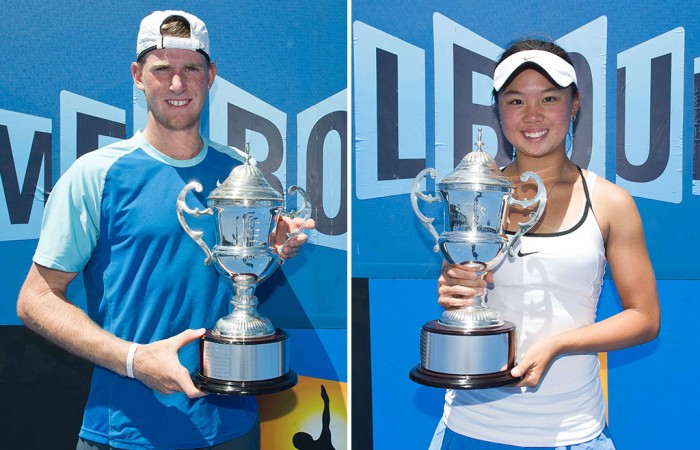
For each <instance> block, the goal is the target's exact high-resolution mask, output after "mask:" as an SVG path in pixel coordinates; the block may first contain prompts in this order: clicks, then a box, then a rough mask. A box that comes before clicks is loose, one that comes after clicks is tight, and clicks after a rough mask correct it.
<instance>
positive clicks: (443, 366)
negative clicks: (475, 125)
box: [410, 129, 547, 389]
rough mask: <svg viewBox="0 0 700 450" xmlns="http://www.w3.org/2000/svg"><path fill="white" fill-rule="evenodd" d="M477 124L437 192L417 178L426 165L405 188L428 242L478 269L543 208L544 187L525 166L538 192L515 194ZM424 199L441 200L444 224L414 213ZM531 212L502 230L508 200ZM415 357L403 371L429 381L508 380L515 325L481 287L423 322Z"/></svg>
mask: <svg viewBox="0 0 700 450" xmlns="http://www.w3.org/2000/svg"><path fill="white" fill-rule="evenodd" d="M483 145H484V144H483V142H482V141H481V129H479V136H478V142H477V144H476V146H477V149H476V150H475V151H472V152H470V153H468V154H467V155H466V156H465V157H464V158H463V159H462V161H460V163H459V164H458V165H457V167H456V168H455V170H454V171H453V172H452V173H451V174H449V175H447V176H446V177H445V178H444V179H443V180H442V181H440V182H439V183H438V184H437V190H438V191H439V192H440V195H441V196H440V197H439V196H432V195H426V194H424V193H423V192H421V190H420V183H421V181H422V179H423V178H425V177H427V176H428V175H429V176H430V177H431V178H435V177H436V176H437V172H436V171H435V169H430V168H429V169H425V170H423V171H422V172H421V173H419V174H418V176H417V177H416V179H415V181H414V183H413V188H412V189H411V203H412V205H413V210H414V212H415V213H416V216H418V219H419V220H420V221H421V223H422V224H423V225H424V226H425V227H426V228H427V229H428V231H429V232H430V234H431V235H432V236H433V238H434V240H435V247H434V250H435V251H436V252H437V251H438V250H441V251H442V254H443V256H444V257H445V259H446V260H447V261H448V262H449V263H450V264H460V265H462V266H465V267H467V268H469V269H471V270H474V271H475V272H476V273H477V275H478V276H480V277H484V276H485V275H486V272H487V271H489V270H492V269H493V268H495V267H496V266H498V264H500V263H501V261H502V260H503V258H504V257H505V255H506V254H507V253H511V254H512V248H513V246H514V245H515V243H516V242H517V240H518V239H520V236H522V235H523V234H524V233H525V232H527V231H528V230H529V229H530V228H532V227H533V226H534V225H535V223H536V222H537V221H538V220H539V218H540V217H541V216H542V213H543V212H544V208H545V204H546V196H547V194H546V191H545V188H544V184H543V183H542V180H541V179H540V177H539V176H538V175H537V174H535V173H533V172H525V173H523V174H522V175H521V176H520V180H521V181H523V182H525V181H527V180H534V181H535V183H536V184H537V195H536V196H535V197H534V198H533V199H531V200H528V199H524V200H516V199H515V198H514V197H513V184H512V183H511V181H510V180H509V179H508V178H507V177H506V176H505V175H503V173H502V172H501V170H500V169H499V168H498V166H497V165H496V161H495V160H494V159H493V158H492V157H491V156H490V155H489V154H487V153H485V152H484V151H483V149H482V147H483ZM419 198H420V199H421V200H423V201H425V202H428V203H433V202H435V201H441V198H442V199H444V200H445V201H444V203H443V213H444V231H443V232H442V233H440V234H439V235H438V233H437V231H436V230H435V227H434V226H433V224H432V222H433V221H434V219H433V218H428V217H426V216H425V215H423V213H421V211H420V209H419V208H418V199H419ZM535 204H538V207H537V209H536V210H534V211H533V212H531V214H530V220H529V221H527V222H526V223H518V230H517V232H516V233H515V234H514V235H513V236H512V237H511V239H510V240H509V239H508V237H507V236H506V234H505V233H504V227H505V221H506V220H507V217H508V207H509V205H519V206H520V207H522V208H524V209H531V208H532V206H534V205H535ZM420 358H421V362H420V364H418V365H416V366H415V367H414V368H413V369H412V370H411V373H410V377H411V379H412V380H413V381H415V382H417V383H421V384H425V385H428V386H434V387H444V388H451V389H479V388H489V387H497V386H504V385H508V384H512V383H514V382H516V381H518V380H517V379H515V378H513V377H512V376H511V375H510V370H511V369H512V368H513V367H514V365H515V325H514V324H513V323H511V322H507V321H504V320H503V318H502V317H501V314H500V313H499V312H498V311H496V310H494V309H491V308H489V307H488V306H487V305H486V292H484V295H483V296H477V297H475V298H474V303H473V305H471V306H467V307H455V308H448V309H446V310H445V311H444V312H443V313H442V316H441V317H440V319H439V320H432V321H430V322H427V323H426V324H424V325H423V328H422V330H421V339H420Z"/></svg>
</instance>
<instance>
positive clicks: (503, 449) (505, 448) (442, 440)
mask: <svg viewBox="0 0 700 450" xmlns="http://www.w3.org/2000/svg"><path fill="white" fill-rule="evenodd" d="M430 450H615V444H613V441H612V438H611V437H610V431H609V430H608V427H607V426H606V427H605V428H604V429H603V432H602V433H600V434H599V435H598V437H596V438H594V439H591V440H590V441H588V442H582V443H581V444H575V445H565V446H560V447H516V446H513V445H506V444H496V443H493V442H486V441H480V440H479V439H472V438H470V437H467V436H463V435H461V434H458V433H455V432H454V431H452V430H450V429H449V428H447V427H446V426H445V422H443V421H442V420H441V421H440V424H439V425H438V427H437V429H436V430H435V435H434V436H433V441H432V442H431V443H430Z"/></svg>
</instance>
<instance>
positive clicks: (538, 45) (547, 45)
mask: <svg viewBox="0 0 700 450" xmlns="http://www.w3.org/2000/svg"><path fill="white" fill-rule="evenodd" d="M526 50H542V51H545V52H549V53H552V54H554V55H556V56H558V57H560V58H561V59H563V60H564V61H566V62H567V63H569V64H571V65H572V66H573V65H574V63H573V61H572V60H571V57H570V56H569V54H568V53H566V50H564V49H563V48H561V47H560V46H558V45H557V44H555V43H554V42H552V41H546V40H543V39H523V40H520V41H514V42H511V43H510V44H508V47H507V48H506V50H505V51H504V52H503V54H502V55H501V57H500V58H499V59H498V62H497V63H496V65H497V66H498V64H500V63H502V62H503V61H505V59H506V58H508V57H509V56H511V55H514V54H516V53H520V52H524V51H526ZM525 69H535V70H537V71H538V72H540V73H541V74H542V75H544V76H545V77H546V78H547V79H548V80H549V81H551V82H552V84H554V85H556V84H557V83H556V82H554V80H552V78H551V77H550V76H549V75H548V74H547V72H545V71H544V70H542V68H540V67H539V66H537V65H535V64H532V65H530V64H523V65H522V66H520V67H519V68H518V70H516V71H515V72H513V74H512V75H511V76H510V78H509V79H508V81H506V83H505V84H504V86H507V85H508V84H510V82H511V81H512V80H513V78H515V77H516V76H517V75H518V74H519V73H520V72H522V71H523V70H525ZM571 88H572V92H571V93H572V95H573V96H576V93H577V92H578V87H576V85H575V84H573V83H572V84H571ZM496 94H497V92H496V91H495V90H494V91H493V99H494V101H495V100H496Z"/></svg>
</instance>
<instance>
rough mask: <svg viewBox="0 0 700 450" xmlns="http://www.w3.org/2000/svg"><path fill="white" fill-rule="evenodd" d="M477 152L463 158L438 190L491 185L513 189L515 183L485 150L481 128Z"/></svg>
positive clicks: (440, 183) (439, 185) (439, 184)
mask: <svg viewBox="0 0 700 450" xmlns="http://www.w3.org/2000/svg"><path fill="white" fill-rule="evenodd" d="M477 139H478V141H477V143H476V150H474V151H471V152H469V153H467V154H466V156H464V158H462V160H461V161H460V162H459V164H458V165H457V167H455V170H454V171H453V172H452V173H450V174H449V175H447V176H446V177H445V178H443V179H442V181H440V182H439V183H438V189H440V190H443V189H451V188H457V189H460V188H461V189H464V188H466V187H468V186H469V185H480V186H484V185H490V186H494V187H496V188H511V187H512V186H513V183H512V182H511V181H510V180H509V179H508V177H506V176H505V175H503V172H502V171H501V169H500V168H499V167H498V164H496V160H495V159H493V157H492V156H491V155H489V154H488V153H486V152H485V151H484V150H483V146H484V143H483V141H482V140H481V128H479V134H478V138H477Z"/></svg>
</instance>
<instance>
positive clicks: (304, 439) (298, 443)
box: [292, 385, 335, 450]
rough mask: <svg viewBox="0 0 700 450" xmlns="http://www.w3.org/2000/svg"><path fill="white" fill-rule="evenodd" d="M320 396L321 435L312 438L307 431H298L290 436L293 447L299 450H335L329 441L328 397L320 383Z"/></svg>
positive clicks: (329, 416) (329, 414)
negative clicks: (321, 401) (321, 413)
mask: <svg viewBox="0 0 700 450" xmlns="http://www.w3.org/2000/svg"><path fill="white" fill-rule="evenodd" d="M321 398H322V399H323V415H322V416H321V425H322V427H321V435H320V436H319V437H318V439H316V440H314V438H313V437H311V435H310V434H309V433H306V432H304V431H300V432H298V433H296V434H295V435H294V436H293V437H292V443H293V444H294V448H297V449H299V450H335V447H333V442H331V428H330V425H331V411H330V399H329V398H328V393H327V392H326V388H325V387H324V386H323V385H321Z"/></svg>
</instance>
